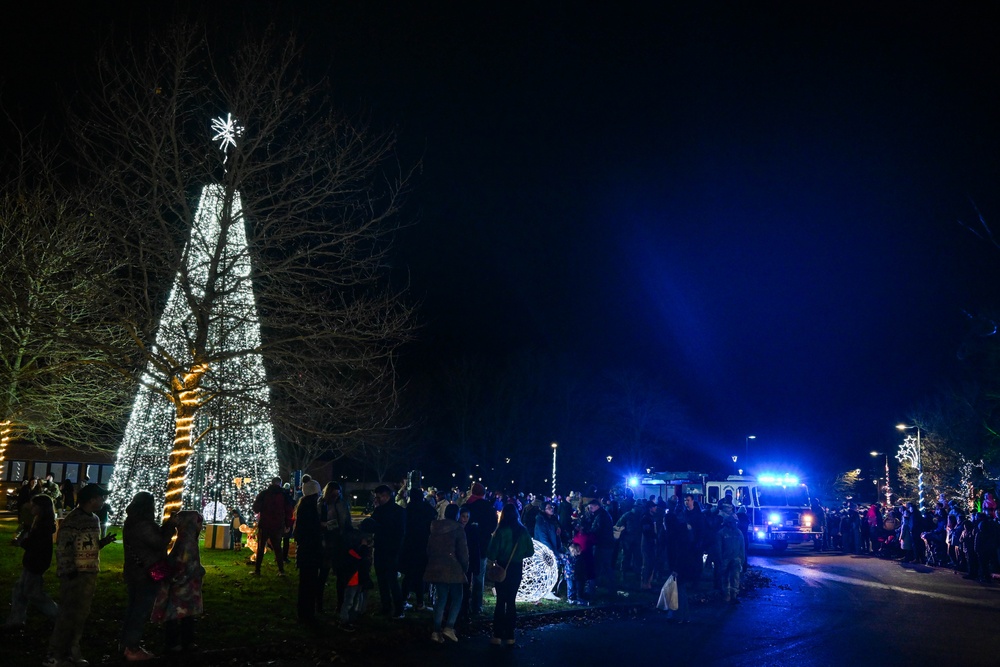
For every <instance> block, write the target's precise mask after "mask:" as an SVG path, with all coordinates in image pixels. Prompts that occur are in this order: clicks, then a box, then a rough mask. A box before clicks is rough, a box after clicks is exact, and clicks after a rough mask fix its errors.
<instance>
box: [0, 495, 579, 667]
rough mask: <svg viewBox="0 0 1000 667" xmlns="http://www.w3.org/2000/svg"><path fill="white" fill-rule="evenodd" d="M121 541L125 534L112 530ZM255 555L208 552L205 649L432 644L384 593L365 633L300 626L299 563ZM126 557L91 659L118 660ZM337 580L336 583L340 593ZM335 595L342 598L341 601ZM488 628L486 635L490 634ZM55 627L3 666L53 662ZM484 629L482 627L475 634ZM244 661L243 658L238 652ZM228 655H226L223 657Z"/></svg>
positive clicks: (36, 620)
mask: <svg viewBox="0 0 1000 667" xmlns="http://www.w3.org/2000/svg"><path fill="white" fill-rule="evenodd" d="M15 528H16V521H15V517H14V515H13V514H2V515H0V596H2V597H3V599H4V600H9V596H10V589H11V586H12V585H13V582H14V580H15V579H16V578H17V577H18V576H20V572H21V556H22V554H23V553H24V552H23V550H22V549H20V548H18V547H14V546H12V545H11V540H12V539H13V537H14V531H15ZM112 531H113V532H115V533H117V534H118V536H119V540H120V538H121V529H120V528H112ZM249 554H250V552H249V551H248V550H247V549H246V548H244V549H242V550H240V551H221V550H211V549H203V550H202V552H201V562H202V565H204V567H205V569H206V570H207V573H206V575H205V582H204V597H205V614H204V616H202V617H200V618H199V620H198V623H197V630H196V632H197V642H198V645H199V646H200V647H201V649H202V650H204V651H212V650H216V649H240V648H245V649H247V650H250V649H251V648H252V649H254V650H258V651H260V652H261V657H266V656H268V655H280V654H288V652H291V651H295V652H297V654H299V655H301V654H303V653H305V654H308V655H313V656H315V657H316V658H317V659H319V660H324V661H325V660H332V659H333V658H334V656H335V655H344V656H345V657H346V656H347V655H350V654H354V653H355V652H356V650H357V651H362V650H369V649H370V648H371V647H372V646H373V645H375V644H374V641H377V642H378V644H381V645H383V646H384V645H385V640H386V639H390V638H391V639H392V641H394V642H395V641H398V640H405V639H408V638H412V639H413V640H414V641H416V640H422V639H424V640H425V639H427V637H429V635H430V630H431V619H430V614H428V613H420V614H416V613H410V614H409V615H408V616H407V618H406V620H403V621H391V620H389V619H383V618H380V617H376V616H373V615H372V614H371V612H372V610H374V609H378V608H379V603H378V591H377V590H376V591H372V595H371V596H370V597H369V602H368V610H369V612H368V614H367V615H366V616H365V617H364V618H363V619H362V620H361V623H360V625H361V631H359V632H357V633H354V634H345V633H343V632H341V631H339V630H337V629H335V628H334V627H333V626H332V625H329V624H324V627H322V628H321V629H320V630H319V631H317V630H316V629H313V628H305V627H302V626H300V625H299V624H298V621H297V619H296V616H295V599H296V594H297V589H298V573H297V570H296V569H295V566H294V564H290V565H289V567H287V568H286V571H287V572H288V576H287V577H284V578H279V577H278V576H277V568H276V566H275V563H274V557H273V555H271V554H267V555H266V556H265V558H264V566H263V576H261V577H254V576H252V572H253V569H254V568H253V566H252V565H247V559H248V557H249ZM122 558H123V551H122V545H121V542H120V541H119V542H116V543H114V544H111V545H108V546H107V547H105V548H104V549H103V550H102V551H101V573H100V575H98V584H97V594H96V596H95V599H94V605H93V611H92V612H91V616H90V621H89V622H88V626H87V632H86V633H85V634H84V637H83V642H82V649H83V655H84V657H86V658H87V659H89V660H90V661H91V662H94V663H97V662H101V661H112V660H117V658H118V655H117V644H118V632H119V629H120V627H121V619H122V614H123V613H124V611H125V583H124V581H123V580H122ZM45 583H46V590H47V591H48V592H49V594H50V595H51V596H52V598H53V599H54V600H56V602H58V601H59V598H58V591H59V586H58V582H57V580H56V576H55V562H54V561H53V565H52V568H51V569H50V570H49V571H48V572H46V574H45ZM332 586H333V582H332V581H331V582H329V583H328V588H331V589H332ZM334 597H335V596H334ZM486 606H487V607H488V614H487V615H486V617H487V618H492V611H493V598H492V597H490V595H489V592H487V599H486ZM9 609H10V607H9V602H5V603H4V604H3V605H2V606H0V610H2V613H3V618H4V619H6V615H7V613H8V611H9ZM565 609H573V607H570V606H569V605H566V604H565V603H563V602H549V601H543V602H541V603H539V604H537V605H535V604H529V603H525V604H522V605H519V612H523V613H525V614H530V613H538V612H551V611H560V610H565ZM483 628H484V626H480V627H479V628H478V629H479V631H480V632H482V631H484V629H483ZM51 629H52V626H51V622H50V621H49V620H48V619H46V618H45V617H43V616H41V614H39V613H38V612H37V611H35V610H29V612H28V625H27V628H26V629H25V630H24V632H23V633H20V634H19V635H8V636H7V637H5V638H4V642H3V650H2V656H3V657H2V660H0V662H2V664H3V665H4V666H5V667H14V666H20V665H38V664H39V663H40V662H41V660H42V658H44V656H45V651H46V647H47V645H48V638H49V634H50V632H51ZM476 629H477V628H476V627H474V628H473V631H475V630H476ZM146 644H147V646H148V647H149V648H150V649H151V650H153V651H154V652H157V653H158V652H159V651H160V650H161V649H162V645H163V642H162V631H161V629H160V628H159V627H157V626H153V625H150V626H149V627H148V629H147V631H146ZM237 655H238V654H237ZM220 657H221V656H220Z"/></svg>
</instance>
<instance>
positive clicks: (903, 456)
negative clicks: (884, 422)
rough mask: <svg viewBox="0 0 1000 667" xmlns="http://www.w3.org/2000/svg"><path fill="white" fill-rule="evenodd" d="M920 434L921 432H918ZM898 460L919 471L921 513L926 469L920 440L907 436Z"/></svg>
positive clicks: (898, 454)
mask: <svg viewBox="0 0 1000 667" xmlns="http://www.w3.org/2000/svg"><path fill="white" fill-rule="evenodd" d="M917 433H919V431H918V432H917ZM896 460H897V461H899V462H900V463H909V464H910V467H911V468H915V469H916V471H917V496H918V499H919V506H920V511H921V512H923V510H924V467H923V464H922V462H921V460H920V439H919V436H918V437H917V438H914V437H913V436H912V435H908V436H906V438H905V439H904V440H903V444H902V445H900V446H899V452H898V453H897V454H896Z"/></svg>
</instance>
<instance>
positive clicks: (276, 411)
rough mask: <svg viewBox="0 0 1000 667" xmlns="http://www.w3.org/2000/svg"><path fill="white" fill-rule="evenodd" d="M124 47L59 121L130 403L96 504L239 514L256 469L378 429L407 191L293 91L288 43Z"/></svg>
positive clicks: (388, 413)
mask: <svg viewBox="0 0 1000 667" xmlns="http://www.w3.org/2000/svg"><path fill="white" fill-rule="evenodd" d="M139 44H141V46H135V45H139ZM132 45H133V46H130V47H128V48H124V49H123V48H121V47H120V45H116V46H115V47H112V48H111V49H109V50H108V52H107V55H105V56H102V57H101V58H100V59H99V62H98V78H99V81H98V82H97V85H94V86H92V87H87V88H86V89H88V90H92V91H94V92H93V93H92V95H91V96H90V97H89V98H87V97H82V98H81V100H82V101H83V102H84V104H83V105H82V106H81V107H80V108H79V111H78V113H77V115H76V117H75V118H74V120H75V127H76V128H77V132H76V133H75V137H76V139H77V142H78V145H79V146H80V151H79V154H78V158H79V162H80V164H81V167H82V168H83V170H86V169H88V168H89V173H90V175H91V177H92V178H91V180H90V182H89V183H88V186H89V187H90V189H91V191H92V192H93V198H92V199H91V201H90V204H91V206H92V208H93V211H94V213H95V215H96V216H97V217H98V218H99V219H101V220H102V222H103V224H105V225H106V226H107V227H108V228H109V229H111V230H112V231H113V233H114V234H115V235H116V236H117V237H118V238H120V239H121V243H122V246H121V248H120V249H119V250H120V254H121V255H122V256H123V258H124V260H123V261H124V263H125V267H124V268H123V269H122V270H121V271H119V272H118V274H117V277H119V278H121V280H120V283H119V287H118V293H117V294H116V297H117V298H116V303H117V304H118V306H119V311H118V312H117V313H116V317H117V320H118V321H119V322H123V323H125V324H126V325H127V326H128V327H129V333H130V341H129V344H128V345H125V346H121V347H119V348H116V350H115V352H116V354H115V355H114V358H115V359H117V360H118V364H119V368H120V369H121V370H122V371H125V372H128V373H129V374H130V375H131V376H132V377H134V378H135V379H136V380H137V381H138V383H139V384H140V389H139V393H138V395H137V396H136V401H135V404H134V408H133V415H132V419H131V421H130V423H129V426H128V428H127V429H126V434H125V441H124V443H123V447H122V449H121V450H120V452H119V459H118V465H117V467H116V474H115V478H114V485H115V489H114V495H113V499H114V502H115V506H116V508H118V509H120V508H121V507H122V504H123V502H124V500H125V499H126V497H127V494H128V493H129V492H130V491H131V490H132V489H136V488H141V487H145V488H149V489H150V490H152V491H154V492H157V491H158V490H159V489H161V488H162V489H163V494H164V497H165V498H166V502H165V508H167V509H166V511H170V509H172V508H174V507H179V506H193V507H194V508H196V509H201V506H202V504H204V503H205V502H208V501H215V500H217V498H218V496H219V495H220V494H222V495H226V494H229V496H228V497H229V498H230V499H231V500H230V502H233V503H235V504H236V505H237V506H240V507H244V508H245V507H247V506H248V505H249V502H250V499H252V498H253V496H254V495H255V494H256V492H257V491H259V490H260V488H261V487H262V486H263V485H264V484H265V483H266V479H262V477H264V478H266V477H267V476H268V475H269V474H270V472H271V471H274V470H275V469H276V467H277V466H276V464H275V451H276V452H277V456H278V457H279V458H284V459H286V460H293V459H294V460H296V461H297V462H298V463H300V464H302V463H303V462H304V461H307V460H310V459H314V458H317V457H319V456H320V455H322V454H324V453H327V452H331V451H332V452H333V453H334V454H335V455H345V454H347V453H350V451H351V449H352V448H353V447H356V446H358V443H359V442H361V441H363V439H364V437H365V436H366V435H367V434H369V433H372V432H379V431H380V430H382V429H384V428H385V426H386V424H387V423H389V421H390V420H391V419H392V417H393V408H394V406H395V400H394V399H395V391H396V389H395V388H396V383H395V365H394V362H395V353H396V350H397V348H398V346H399V345H401V344H402V343H403V342H405V341H406V340H407V339H408V338H409V332H410V329H411V322H410V309H409V307H408V306H407V305H406V304H405V302H404V300H403V298H402V296H401V294H400V293H399V292H396V291H394V290H393V289H391V287H390V286H389V285H388V284H387V283H386V280H385V278H384V275H385V269H386V266H387V252H388V243H387V241H388V239H389V237H390V236H391V234H392V232H393V231H394V229H395V225H396V223H395V219H396V216H395V213H396V212H397V209H398V205H399V199H398V198H399V195H400V193H401V191H402V190H403V189H405V184H406V180H407V175H406V174H400V173H399V171H398V165H396V166H394V162H393V160H392V159H391V158H392V149H393V139H392V137H391V136H386V135H379V134H371V133H369V132H368V130H367V128H366V127H364V126H359V125H356V124H355V123H353V122H351V121H350V120H349V119H346V118H344V117H342V116H341V115H339V114H337V113H335V112H334V111H333V110H332V107H331V104H330V102H329V100H328V98H327V97H326V95H325V88H324V86H323V85H310V84H306V83H304V82H303V80H302V78H301V76H300V72H299V69H298V63H299V61H300V49H299V47H298V46H297V45H296V44H295V42H294V41H293V40H288V41H286V42H280V41H278V40H275V39H274V38H273V37H272V36H270V35H265V36H264V37H263V38H261V39H255V38H253V37H241V38H240V40H239V46H238V47H235V48H234V49H232V50H224V52H226V53H231V54H232V55H231V57H230V58H228V59H227V58H220V57H211V56H210V55H209V54H210V53H211V48H210V45H209V44H208V41H207V37H206V33H205V31H204V30H203V29H200V28H198V27H194V26H186V25H179V26H176V27H174V28H171V29H168V30H167V31H166V32H165V33H163V34H162V35H159V36H154V37H153V38H152V39H149V40H136V41H133V42H132ZM229 110H231V111H232V115H231V116H224V117H221V118H220V117H219V116H220V114H223V113H225V112H226V111H229ZM234 117H235V118H238V119H239V123H240V124H242V125H240V124H237V122H236V121H235V120H233V119H234ZM212 118H216V121H215V122H214V124H213V125H212V130H213V133H214V135H215V139H216V140H217V141H219V142H220V147H221V148H222V149H223V159H220V156H219V153H217V152H214V151H212V150H209V146H210V144H209V143H208V139H209V138H211V135H210V134H209V133H208V126H209V123H210V119H212ZM91 340H92V344H93V345H95V346H102V345H105V344H106V343H105V342H104V341H100V340H96V339H91ZM265 369H266V372H265ZM268 421H270V426H268ZM271 433H273V434H274V435H273V439H272V436H271V435H270V434H271ZM273 441H276V442H277V444H276V445H274V444H272V442H273ZM292 448H294V449H295V450H296V451H295V453H296V455H295V456H292V455H291V454H292V452H290V451H289V450H290V449H292ZM302 451H306V452H308V456H303V455H301V452H302ZM128 475H131V476H129V477H127V476H128ZM168 478H169V481H168ZM126 479H127V480H128V481H126ZM199 503H200V504H199Z"/></svg>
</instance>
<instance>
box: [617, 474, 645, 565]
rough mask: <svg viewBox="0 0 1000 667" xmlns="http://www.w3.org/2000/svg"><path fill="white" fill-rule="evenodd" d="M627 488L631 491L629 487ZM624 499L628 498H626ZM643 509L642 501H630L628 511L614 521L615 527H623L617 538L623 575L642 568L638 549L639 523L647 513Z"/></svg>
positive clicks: (639, 538) (640, 534)
mask: <svg viewBox="0 0 1000 667" xmlns="http://www.w3.org/2000/svg"><path fill="white" fill-rule="evenodd" d="M629 490H630V491H631V489H629ZM626 500H629V499H628V498H626ZM644 510H645V507H644V506H643V504H642V503H636V502H635V501H632V503H631V504H630V505H629V508H628V511H626V512H624V513H623V514H622V515H621V517H620V518H619V519H618V521H617V522H616V523H615V527H617V528H623V529H624V530H623V531H622V534H621V537H620V538H619V539H618V542H619V544H621V547H622V574H623V575H624V574H626V573H628V572H636V573H638V572H640V571H641V570H642V553H641V551H640V545H641V544H642V529H641V527H640V524H641V523H642V518H643V515H644V514H647V512H645V511H644Z"/></svg>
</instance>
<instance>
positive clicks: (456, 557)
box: [423, 505, 469, 643]
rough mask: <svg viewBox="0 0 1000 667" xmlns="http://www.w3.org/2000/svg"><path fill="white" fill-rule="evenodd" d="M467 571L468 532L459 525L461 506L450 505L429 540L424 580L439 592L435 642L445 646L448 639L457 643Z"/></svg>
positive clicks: (433, 634)
mask: <svg viewBox="0 0 1000 667" xmlns="http://www.w3.org/2000/svg"><path fill="white" fill-rule="evenodd" d="M468 570H469V545H468V541H467V539H466V536H465V528H464V527H463V526H462V524H461V523H459V522H458V505H448V507H446V508H445V511H444V519H438V520H436V521H434V522H433V523H431V526H430V537H429V538H428V540H427V569H425V570H424V577H423V579H424V581H426V582H428V583H431V584H434V586H435V589H436V590H437V601H436V602H435V605H434V630H433V632H431V640H432V641H435V642H438V643H443V642H444V640H445V638H447V639H450V640H451V641H453V642H457V641H458V636H457V635H456V634H455V621H456V620H458V613H459V611H460V610H461V608H462V589H463V588H464V587H465V583H466V582H467V581H468V578H467V575H466V572H468ZM446 612H447V614H448V615H447V618H445V613H446Z"/></svg>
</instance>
